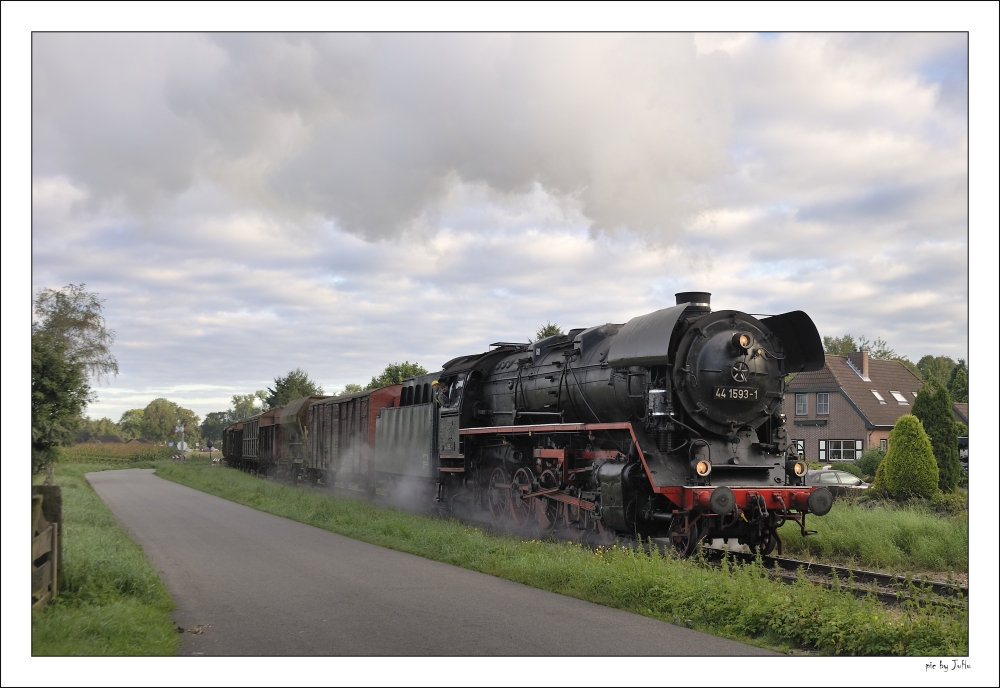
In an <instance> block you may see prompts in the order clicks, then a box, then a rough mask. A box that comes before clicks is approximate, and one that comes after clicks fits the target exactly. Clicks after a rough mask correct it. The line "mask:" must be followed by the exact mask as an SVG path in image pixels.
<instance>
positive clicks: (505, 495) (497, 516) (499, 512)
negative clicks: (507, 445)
mask: <svg viewBox="0 0 1000 688" xmlns="http://www.w3.org/2000/svg"><path fill="white" fill-rule="evenodd" d="M486 503H487V505H488V506H489V508H490V516H491V517H492V519H493V522H494V523H499V522H500V521H502V520H503V519H504V518H506V516H507V514H508V513H509V511H510V479H509V478H508V477H507V471H505V470H504V469H502V468H500V467H497V468H495V469H493V473H492V474H491V475H490V485H489V488H487V490H486Z"/></svg>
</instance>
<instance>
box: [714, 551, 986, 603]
mask: <svg viewBox="0 0 1000 688" xmlns="http://www.w3.org/2000/svg"><path fill="white" fill-rule="evenodd" d="M705 552H706V560H709V561H712V560H714V561H715V562H718V561H721V559H722V556H723V552H722V551H720V550H705ZM729 556H730V557H731V558H732V559H733V560H735V561H738V562H740V563H750V562H752V561H754V560H755V557H754V555H752V554H747V553H743V552H729ZM761 562H762V563H763V565H764V567H765V568H767V569H769V570H771V571H772V572H773V573H774V575H775V577H776V578H779V579H781V580H782V581H784V582H786V583H794V582H796V581H797V580H798V579H799V572H800V571H801V572H802V574H803V575H805V577H806V578H807V579H809V580H811V581H813V582H814V583H816V584H819V585H823V586H824V587H828V588H832V587H834V586H839V587H840V588H842V589H845V590H849V591H851V592H853V593H855V594H856V595H858V596H859V597H865V596H868V595H874V596H875V597H876V598H877V599H879V600H880V601H881V602H883V603H885V604H889V605H898V604H901V603H903V602H906V601H910V602H915V603H926V602H931V601H933V602H935V603H937V604H944V605H946V606H956V607H961V606H965V605H966V604H967V601H968V599H969V589H968V587H967V586H963V585H959V584H957V583H942V582H940V581H928V580H921V579H916V578H910V577H907V576H899V575H896V574H892V573H882V572H879V571H867V570H865V569H852V568H848V567H846V566H838V565H835V564H821V563H818V562H812V561H803V560H800V559H791V558H788V557H772V556H765V557H761Z"/></svg>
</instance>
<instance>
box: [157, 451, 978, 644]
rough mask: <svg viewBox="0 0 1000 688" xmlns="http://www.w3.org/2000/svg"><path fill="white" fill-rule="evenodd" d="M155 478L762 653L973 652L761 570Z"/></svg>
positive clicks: (918, 621)
mask: <svg viewBox="0 0 1000 688" xmlns="http://www.w3.org/2000/svg"><path fill="white" fill-rule="evenodd" d="M158 475H160V476H161V477H163V478H166V479H168V480H174V481H176V482H178V483H181V484H184V485H188V486H190V487H193V488H196V489H199V490H202V491H205V492H208V493H211V494H215V495H217V496H220V497H223V498H225V499H229V500H232V501H234V502H238V503H241V504H245V505H247V506H250V507H253V508H256V509H259V510H261V511H266V512H268V513H272V514H275V515H277V516H282V517H285V518H290V519H292V520H295V521H299V522H302V523H307V524H310V525H313V526H316V527H319V528H323V529H325V530H329V531H331V532H335V533H340V534H342V535H346V536H348V537H351V538H355V539H357V540H362V541H365V542H370V543H373V544H376V545H381V546H384V547H389V548H391V549H395V550H399V551H403V552H409V553H412V554H416V555H419V556H423V557H426V558H428V559H433V560H436V561H441V562H445V563H448V564H453V565H456V566H461V567H464V568H467V569H471V570H474V571H481V572H483V573H487V574H490V575H494V576H498V577H502V578H506V579H509V580H513V581H517V582H520V583H525V584H527V585H531V586H533V587H536V588H541V589H543V590H550V591H552V592H556V593H560V594H564V595H569V596H572V597H577V598H580V599H584V600H589V601H593V602H597V603H599V604H603V605H606V606H609V607H616V608H619V609H624V610H626V611H631V612H635V613H638V614H642V615H645V616H649V617H652V618H656V619H661V620H663V621H667V622H672V623H676V624H679V625H683V626H687V627H689V628H694V629H696V630H700V631H705V632H708V633H712V634H715V635H720V636H724V637H728V638H732V639H735V640H739V641H743V642H748V643H752V644H755V645H759V646H763V647H771V648H774V649H778V650H785V651H787V650H790V649H793V648H795V649H808V650H812V651H815V652H817V653H821V654H841V655H938V654H940V655H962V654H966V653H967V652H968V646H969V642H968V637H969V634H968V611H967V609H958V610H955V609H947V608H944V607H939V606H936V605H928V606H916V605H911V606H909V607H905V608H895V609H889V608H886V607H885V606H883V605H882V604H881V603H879V602H878V601H876V600H875V599H874V598H867V599H857V598H856V597H855V596H854V595H852V594H850V593H847V592H844V591H841V590H837V589H834V590H827V589H823V588H819V587H816V586H814V585H811V584H809V583H807V582H806V581H805V580H801V581H800V582H799V583H798V584H796V585H792V586H788V585H784V584H781V583H778V582H775V581H773V580H771V579H770V578H768V576H767V574H766V572H765V571H764V569H763V568H762V567H761V566H760V565H759V564H757V565H750V566H736V565H730V566H729V567H728V568H727V569H725V570H718V569H711V568H707V567H704V566H701V565H699V564H698V563H697V562H694V561H685V560H678V559H675V558H674V557H672V556H663V555H660V554H652V555H649V554H646V553H645V552H643V551H641V550H634V549H629V548H622V547H617V546H613V547H610V548H601V549H598V550H596V551H593V550H590V549H587V548H584V547H581V546H579V545H577V544H572V543H565V542H549V541H544V542H543V541H537V540H534V541H523V540H519V539H517V538H514V537H509V536H497V535H493V534H489V533H486V532H484V531H483V530H481V529H479V528H476V527H472V526H469V525H465V524H462V523H459V522H456V521H451V520H443V519H433V518H427V517H422V516H415V515H412V514H407V513H404V512H401V511H398V510H396V509H392V508H385V507H376V506H374V505H372V504H369V503H366V502H363V501H360V500H354V499H346V498H339V497H335V496H332V495H330V494H329V493H326V492H322V491H319V490H315V489H304V488H293V487H288V486H285V485H280V484H277V483H273V482H268V481H263V480H260V479H257V478H254V477H252V476H249V475H246V474H244V473H240V472H238V471H234V470H231V469H227V468H224V467H220V466H211V465H206V464H202V463H191V462H189V463H188V464H186V465H180V464H170V463H164V464H161V465H160V467H159V469H158Z"/></svg>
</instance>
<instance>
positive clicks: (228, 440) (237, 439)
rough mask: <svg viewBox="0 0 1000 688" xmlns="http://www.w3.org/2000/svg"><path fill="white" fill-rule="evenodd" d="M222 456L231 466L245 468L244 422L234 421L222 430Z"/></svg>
mask: <svg viewBox="0 0 1000 688" xmlns="http://www.w3.org/2000/svg"><path fill="white" fill-rule="evenodd" d="M222 458H224V459H225V460H226V463H228V464H229V465H230V466H232V467H234V468H239V469H241V470H242V469H243V423H233V424H232V425H230V426H229V427H227V428H226V429H225V430H223V431H222Z"/></svg>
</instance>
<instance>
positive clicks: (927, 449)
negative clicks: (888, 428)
mask: <svg viewBox="0 0 1000 688" xmlns="http://www.w3.org/2000/svg"><path fill="white" fill-rule="evenodd" d="M879 471H881V472H882V473H883V479H884V480H883V483H884V486H885V489H886V490H888V492H889V494H891V495H892V496H893V497H894V498H895V499H907V498H909V497H924V498H930V497H933V496H934V495H935V494H936V493H937V491H938V466H937V461H936V460H935V458H934V450H933V449H932V448H931V441H930V439H929V438H928V437H927V433H926V432H924V428H923V426H922V425H921V424H920V421H919V420H917V417H916V416H913V415H909V414H907V415H905V416H902V417H901V418H900V419H899V420H898V421H896V426H895V427H894V428H893V429H892V432H891V433H890V434H889V451H888V453H886V455H885V460H884V461H883V462H882V463H881V465H879V468H878V470H877V471H876V474H875V481H876V483H878V482H879V475H878V473H879Z"/></svg>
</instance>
